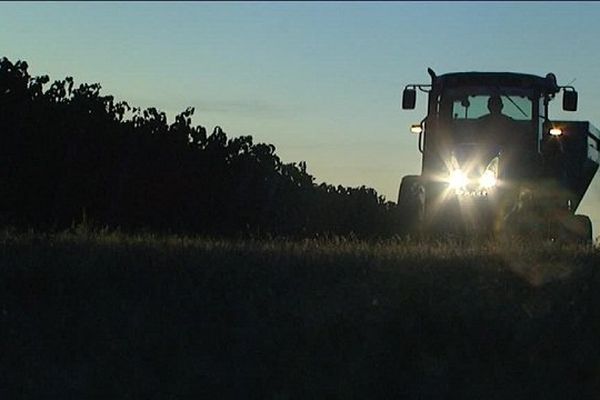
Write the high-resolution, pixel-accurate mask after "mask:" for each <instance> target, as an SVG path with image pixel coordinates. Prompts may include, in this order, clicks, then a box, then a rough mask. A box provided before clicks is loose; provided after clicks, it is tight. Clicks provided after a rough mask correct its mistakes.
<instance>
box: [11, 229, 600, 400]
mask: <svg viewBox="0 0 600 400" xmlns="http://www.w3.org/2000/svg"><path fill="white" fill-rule="evenodd" d="M0 243H1V245H0V285H1V287H0V321H1V323H0V326H1V327H2V340H1V341H0V343H1V346H2V347H1V349H2V351H1V352H0V359H1V360H2V361H1V363H0V368H1V370H0V397H1V398H5V399H10V398H82V399H83V398H131V399H142V398H143V399H151V398H160V399H175V398H214V399H217V398H238V399H247V398H256V399H300V398H302V399H311V398H319V399H320V398H327V399H336V398H339V399H352V398H357V399H365V398H381V399H391V398H397V399H449V398H460V399H585V398H595V395H597V394H598V393H600V341H599V340H598V338H600V275H599V274H598V273H597V267H598V266H600V251H599V250H598V249H596V248H592V247H565V246H560V245H557V244H553V243H540V244H531V243H527V244H524V243H504V244H497V243H458V242H450V241H449V242H436V243H422V242H416V241H408V240H400V239H394V240H388V241H382V242H376V243H374V242H365V241H360V240H356V239H345V238H326V239H314V240H299V241H291V240H277V239H273V240H263V241H259V240H238V241H227V240H217V239H208V238H189V237H176V236H153V235H139V236H135V235H125V234H120V233H89V232H86V231H81V232H71V233H62V234H54V235H45V234H36V233H15V232H11V231H4V232H3V233H0Z"/></svg>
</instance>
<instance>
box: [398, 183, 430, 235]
mask: <svg viewBox="0 0 600 400" xmlns="http://www.w3.org/2000/svg"><path fill="white" fill-rule="evenodd" d="M398 210H399V214H400V223H401V224H402V226H401V229H400V231H401V232H402V233H403V234H405V235H411V236H417V235H419V234H420V233H421V228H422V223H423V215H424V211H425V188H424V187H423V185H422V183H421V177H420V176H417V175H408V176H405V177H403V178H402V181H401V183H400V190H399V191H398Z"/></svg>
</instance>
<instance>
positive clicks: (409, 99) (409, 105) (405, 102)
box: [402, 88, 417, 110]
mask: <svg viewBox="0 0 600 400" xmlns="http://www.w3.org/2000/svg"><path fill="white" fill-rule="evenodd" d="M416 102H417V91H416V90H415V89H408V88H407V89H404V92H403V93H402V109H403V110H413V109H414V108H415V103H416Z"/></svg>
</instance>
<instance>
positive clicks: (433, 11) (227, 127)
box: [0, 1, 600, 234]
mask: <svg viewBox="0 0 600 400" xmlns="http://www.w3.org/2000/svg"><path fill="white" fill-rule="evenodd" d="M598 21H600V3H594V2H137V1H136V2H112V1H111V2H0V56H5V57H8V58H9V59H10V60H11V61H13V62H14V61H16V60H26V61H27V62H28V64H29V65H30V73H31V74H32V75H43V74H47V75H49V76H50V78H51V79H53V80H54V79H62V78H64V77H66V76H72V77H73V78H74V79H75V82H78V83H83V82H85V83H95V82H98V83H100V84H101V85H102V88H103V93H104V94H112V95H114V96H115V98H116V99H118V100H125V101H127V102H128V103H129V104H130V105H133V106H139V107H156V108H158V109H160V110H162V111H164V112H166V113H167V116H168V117H169V120H170V121H172V119H173V117H174V115H176V114H177V113H179V112H181V111H183V110H184V109H185V108H186V107H188V106H192V107H195V110H196V112H195V115H194V119H193V121H194V124H200V125H203V126H205V127H207V128H208V129H209V130H212V128H213V127H214V126H216V125H219V126H221V127H222V128H223V130H224V131H225V132H226V133H227V134H228V136H230V137H232V136H240V135H252V136H253V137H254V139H255V141H256V142H265V143H271V144H273V145H275V146H276V148H277V151H276V152H277V154H278V155H279V157H280V158H281V159H282V160H283V161H284V162H299V161H306V162H307V166H308V172H309V173H311V174H312V175H313V176H315V178H316V180H317V182H328V183H331V184H336V185H337V184H341V185H345V186H353V187H355V186H361V185H365V186H367V187H373V188H374V189H376V190H377V192H378V193H379V194H382V195H384V196H385V197H386V199H388V200H391V201H396V199H397V193H398V186H399V183H400V179H401V177H402V176H404V175H407V174H418V173H419V172H420V168H421V155H420V153H419V152H418V150H417V138H416V137H415V136H414V135H411V134H410V133H409V129H408V128H409V126H410V124H411V123H414V122H418V121H420V120H421V119H422V118H423V117H424V116H425V100H426V99H425V96H423V95H421V96H420V97H419V98H418V100H417V108H416V110H413V111H403V110H401V108H400V102H401V93H402V89H403V88H404V86H405V85H406V84H410V83H429V76H428V75H427V72H426V70H427V68H428V67H431V68H432V69H433V70H434V71H436V73H437V74H438V75H440V74H443V73H447V72H459V71H502V72H503V71H511V72H524V73H531V74H535V75H540V76H545V75H546V74H547V73H548V72H553V73H554V74H556V76H557V79H558V83H559V84H568V83H571V82H572V85H573V86H575V88H576V89H577V90H578V92H579V110H578V111H577V112H576V113H565V112H562V111H561V110H560V104H559V103H560V101H559V100H558V101H555V103H556V104H554V105H553V107H552V108H551V111H552V116H553V117H554V119H572V120H588V121H591V122H592V124H594V125H595V126H600V96H599V95H600V78H599V77H598V73H600V48H599V46H598V43H599V42H598V38H600V24H599V23H598ZM592 185H593V187H592V188H591V189H590V191H589V192H588V194H587V195H586V198H585V199H584V201H583V203H582V205H581V206H580V209H579V210H578V211H579V212H580V213H584V214H588V215H590V216H591V217H592V221H593V222H594V225H595V233H596V234H599V233H600V178H596V179H595V181H594V182H593V184H592Z"/></svg>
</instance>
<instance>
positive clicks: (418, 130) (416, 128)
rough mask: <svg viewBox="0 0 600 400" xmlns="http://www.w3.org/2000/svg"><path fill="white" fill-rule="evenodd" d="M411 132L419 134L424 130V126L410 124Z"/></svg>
mask: <svg viewBox="0 0 600 400" xmlns="http://www.w3.org/2000/svg"><path fill="white" fill-rule="evenodd" d="M410 132H411V133H415V134H419V133H421V132H423V128H422V127H421V125H419V124H413V125H411V126H410Z"/></svg>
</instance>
